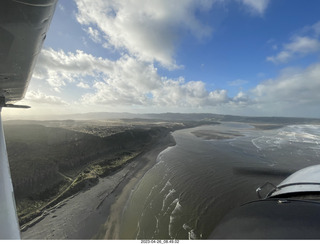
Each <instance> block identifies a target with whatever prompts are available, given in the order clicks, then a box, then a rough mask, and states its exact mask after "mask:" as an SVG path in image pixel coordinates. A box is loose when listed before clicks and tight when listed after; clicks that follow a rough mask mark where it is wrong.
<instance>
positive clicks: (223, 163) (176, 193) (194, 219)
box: [120, 123, 320, 239]
mask: <svg viewBox="0 0 320 244" xmlns="http://www.w3.org/2000/svg"><path fill="white" fill-rule="evenodd" d="M197 130H201V131H217V132H223V133H235V132H236V133H237V134H241V135H242V136H237V137H234V138H232V139H224V140H205V139H203V138H200V137H197V136H195V135H194V134H193V133H192V132H194V131H197ZM173 136H174V138H175V140H176V142H177V144H176V146H174V147H170V148H167V149H166V150H165V151H163V152H162V153H161V154H160V155H159V156H158V160H157V161H158V163H157V164H156V165H155V166H154V167H153V168H152V169H150V170H149V171H148V172H147V173H146V174H145V176H144V177H143V178H142V180H141V181H140V183H139V185H138V186H137V187H136V188H135V189H134V190H133V191H132V194H131V197H130V199H129V200H128V202H127V206H126V209H125V211H124V213H123V220H122V226H121V233H120V238H128V239H206V238H207V237H208V236H209V235H210V233H211V232H212V230H213V229H214V227H215V226H216V225H217V224H218V222H219V221H220V220H221V218H222V217H223V216H224V215H225V214H226V213H227V212H228V211H230V210H231V209H233V208H235V207H237V206H239V205H240V204H242V203H245V202H247V201H251V200H256V199H257V196H256V192H255V190H256V188H257V187H259V186H261V185H263V184H264V183H265V182H266V181H269V182H272V183H274V184H278V183H280V182H281V181H282V180H283V179H284V178H285V177H286V176H288V175H290V174H291V173H293V172H295V171H296V170H298V169H301V168H304V167H307V166H310V165H315V164H318V163H319V162H320V126H315V125H294V126H287V127H284V128H281V129H276V130H256V129H255V128H254V127H252V126H250V125H247V124H240V123H225V124H221V125H215V126H201V127H197V128H192V129H185V130H180V131H176V132H174V133H173Z"/></svg>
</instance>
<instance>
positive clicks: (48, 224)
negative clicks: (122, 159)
mask: <svg viewBox="0 0 320 244" xmlns="http://www.w3.org/2000/svg"><path fill="white" fill-rule="evenodd" d="M172 145H175V142H174V139H173V137H172V136H171V134H170V133H168V134H167V135H166V136H163V137H161V138H160V139H159V141H157V142H156V143H154V144H152V145H150V147H148V148H146V149H145V151H144V153H142V154H140V155H139V156H137V157H136V158H134V159H132V161H131V162H130V163H128V164H126V165H125V166H124V167H123V168H122V169H120V170H118V171H117V172H115V173H114V174H112V175H110V176H106V177H104V178H100V180H99V183H98V184H97V185H95V186H92V187H91V188H89V189H86V190H84V191H81V192H79V193H77V194H75V195H73V196H71V197H69V198H67V199H65V200H63V201H61V202H60V203H58V204H56V205H55V206H53V207H51V208H50V209H48V210H46V211H45V212H44V214H43V215H42V216H41V217H40V218H39V219H38V220H37V221H35V222H34V223H33V224H31V226H28V228H25V230H23V231H22V232H21V238H22V239H103V238H107V239H117V238H118V235H117V232H118V231H117V228H119V224H120V217H121V215H122V210H123V208H124V206H125V203H126V201H127V199H128V197H129V196H130V193H131V190H132V189H133V188H134V187H135V185H136V184H137V183H138V182H139V180H140V179H141V178H142V177H143V175H144V174H145V173H146V172H147V171H148V170H149V169H150V168H152V167H153V166H154V165H155V164H156V159H157V157H158V155H159V153H160V152H161V151H163V150H164V149H166V148H167V147H169V146H172Z"/></svg>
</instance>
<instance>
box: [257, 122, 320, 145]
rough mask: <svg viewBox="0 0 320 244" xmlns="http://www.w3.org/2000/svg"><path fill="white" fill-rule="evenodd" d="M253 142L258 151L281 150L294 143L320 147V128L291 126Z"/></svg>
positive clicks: (314, 126)
mask: <svg viewBox="0 0 320 244" xmlns="http://www.w3.org/2000/svg"><path fill="white" fill-rule="evenodd" d="M251 142H252V144H253V145H254V146H255V147H256V148H257V149H258V150H274V149H281V148H282V147H283V146H284V145H288V144H293V143H308V144H315V145H320V126H318V125H289V126H286V127H284V128H282V129H279V130H276V131H274V132H272V133H270V134H268V135H266V136H261V137H256V138H253V139H252V140H251Z"/></svg>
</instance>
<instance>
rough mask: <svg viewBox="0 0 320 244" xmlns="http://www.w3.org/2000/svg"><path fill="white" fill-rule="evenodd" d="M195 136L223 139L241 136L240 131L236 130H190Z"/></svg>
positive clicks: (206, 138) (207, 138)
mask: <svg viewBox="0 0 320 244" xmlns="http://www.w3.org/2000/svg"><path fill="white" fill-rule="evenodd" d="M191 133H192V134H194V135H195V136H197V137H200V138H202V139H205V140H223V139H232V138H235V137H236V136H242V135H241V134H240V133H237V132H232V133H230V132H221V131H213V130H196V131H192V132H191Z"/></svg>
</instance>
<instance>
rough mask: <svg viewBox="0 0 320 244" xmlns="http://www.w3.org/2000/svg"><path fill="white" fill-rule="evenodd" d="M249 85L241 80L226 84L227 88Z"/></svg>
mask: <svg viewBox="0 0 320 244" xmlns="http://www.w3.org/2000/svg"><path fill="white" fill-rule="evenodd" d="M247 83H249V81H247V80H242V79H236V80H233V81H230V82H228V85H229V86H243V85H245V84H247Z"/></svg>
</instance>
